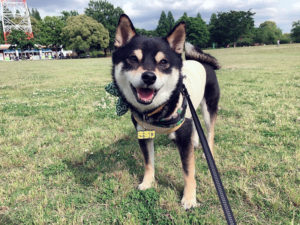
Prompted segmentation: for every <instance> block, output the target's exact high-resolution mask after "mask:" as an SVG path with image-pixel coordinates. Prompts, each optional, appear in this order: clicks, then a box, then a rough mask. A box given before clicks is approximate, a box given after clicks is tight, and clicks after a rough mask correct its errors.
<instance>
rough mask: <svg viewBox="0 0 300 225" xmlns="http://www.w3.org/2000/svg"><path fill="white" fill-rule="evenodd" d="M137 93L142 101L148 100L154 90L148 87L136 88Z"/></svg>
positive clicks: (150, 98) (152, 95)
mask: <svg viewBox="0 0 300 225" xmlns="http://www.w3.org/2000/svg"><path fill="white" fill-rule="evenodd" d="M137 93H138V97H139V98H140V99H141V100H142V101H144V102H149V101H151V100H152V98H153V97H154V90H152V89H150V88H138V89H137Z"/></svg>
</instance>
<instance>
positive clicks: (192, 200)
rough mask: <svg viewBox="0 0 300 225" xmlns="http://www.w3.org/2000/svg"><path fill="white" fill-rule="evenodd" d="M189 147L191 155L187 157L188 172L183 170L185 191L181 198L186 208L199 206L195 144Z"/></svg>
mask: <svg viewBox="0 0 300 225" xmlns="http://www.w3.org/2000/svg"><path fill="white" fill-rule="evenodd" d="M189 148H190V149H189V156H188V159H187V171H188V173H185V172H183V178H184V191H183V197H182V200H181V204H182V206H183V207H184V208H185V209H190V208H192V207H197V200H196V180H195V156H194V146H193V145H192V144H190V146H189Z"/></svg>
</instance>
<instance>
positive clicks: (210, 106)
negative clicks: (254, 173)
mask: <svg viewBox="0 0 300 225" xmlns="http://www.w3.org/2000/svg"><path fill="white" fill-rule="evenodd" d="M185 39H186V30H185V23H184V22H181V23H179V24H177V25H176V26H175V27H174V28H173V30H172V31H171V32H170V33H169V35H167V37H153V38H152V37H151V38H150V37H144V36H140V35H138V34H137V33H136V31H135V28H134V26H133V24H132V22H131V20H130V19H129V17H128V16H127V15H125V14H124V15H121V17H120V19H119V24H118V27H117V30H116V37H115V47H116V50H115V51H114V53H113V56H112V61H113V71H112V75H113V82H114V85H115V86H116V87H117V89H118V91H119V93H120V95H121V96H122V98H123V99H125V101H126V102H127V103H128V105H129V108H130V111H131V114H132V121H133V124H134V126H135V128H136V130H137V132H138V138H139V140H138V142H139V146H140V149H141V151H142V153H143V156H144V162H145V174H144V178H143V181H142V183H141V184H140V185H139V186H138V188H139V189H140V190H145V189H148V188H150V187H151V184H152V183H153V181H154V136H155V132H156V133H163V134H168V135H169V138H170V139H172V140H173V141H174V142H175V143H176V145H177V146H178V149H179V153H180V157H181V161H182V168H183V176H184V192H183V198H182V200H181V203H182V206H183V207H184V208H185V209H189V208H192V207H196V206H197V202H196V181H195V162H194V161H195V159H194V147H195V146H198V143H199V140H198V136H197V132H196V130H195V127H194V124H193V120H192V118H191V113H190V111H189V108H188V106H187V102H186V99H185V97H184V96H183V95H182V93H181V89H182V85H183V83H184V84H185V86H186V87H187V89H188V92H189V94H190V97H191V99H192V102H193V105H194V107H195V108H197V107H198V106H199V105H201V109H202V113H203V117H204V121H205V125H206V128H207V133H208V143H209V146H210V148H211V150H213V144H214V126H215V121H216V118H217V111H218V101H219V97H220V90H219V85H218V81H217V77H216V73H215V70H216V69H219V64H218V62H217V60H216V59H215V58H214V57H212V56H211V55H209V54H206V53H203V52H202V51H201V50H200V49H199V48H197V47H195V46H193V45H192V44H189V43H185ZM184 49H185V57H186V60H185V61H183V60H182V53H183V52H184Z"/></svg>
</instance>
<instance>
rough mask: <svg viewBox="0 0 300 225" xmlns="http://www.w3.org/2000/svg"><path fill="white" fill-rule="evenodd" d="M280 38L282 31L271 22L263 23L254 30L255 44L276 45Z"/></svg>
mask: <svg viewBox="0 0 300 225" xmlns="http://www.w3.org/2000/svg"><path fill="white" fill-rule="evenodd" d="M281 36H282V31H281V30H280V29H279V28H278V27H277V25H276V23H275V22H273V21H265V22H263V23H261V24H260V25H259V28H258V29H257V30H256V36H255V42H257V43H264V44H276V43H277V40H279V39H280V37H281Z"/></svg>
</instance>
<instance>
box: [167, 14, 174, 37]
mask: <svg viewBox="0 0 300 225" xmlns="http://www.w3.org/2000/svg"><path fill="white" fill-rule="evenodd" d="M167 23H168V25H169V29H168V30H169V32H170V31H171V30H172V29H173V27H174V26H175V20H174V17H173V14H172V12H170V11H169V12H168V16H167Z"/></svg>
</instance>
